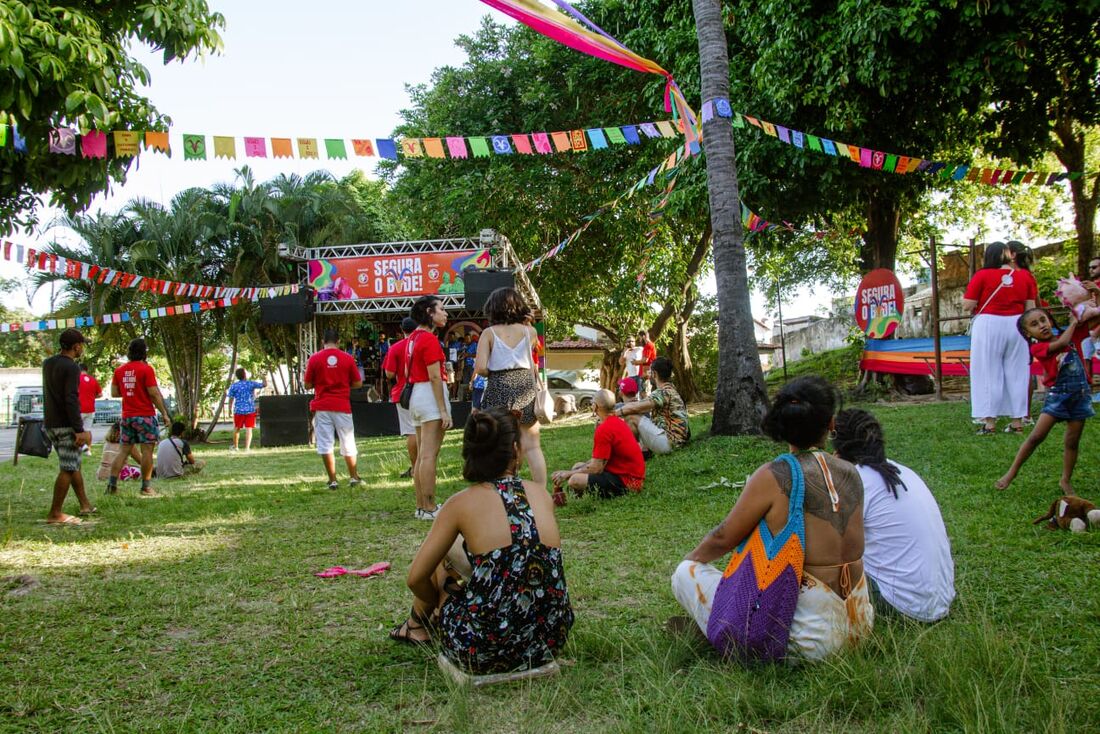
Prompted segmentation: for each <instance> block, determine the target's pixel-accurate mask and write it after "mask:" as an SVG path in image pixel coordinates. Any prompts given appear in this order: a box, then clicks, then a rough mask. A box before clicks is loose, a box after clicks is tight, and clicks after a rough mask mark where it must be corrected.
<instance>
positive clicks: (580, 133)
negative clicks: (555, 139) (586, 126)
mask: <svg viewBox="0 0 1100 734" xmlns="http://www.w3.org/2000/svg"><path fill="white" fill-rule="evenodd" d="M569 145H570V147H572V148H573V152H574V153H580V152H581V151H584V150H588V140H587V139H586V138H585V137H584V130H572V131H570V133H569Z"/></svg>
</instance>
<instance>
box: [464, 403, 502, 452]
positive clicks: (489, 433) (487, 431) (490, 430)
mask: <svg viewBox="0 0 1100 734" xmlns="http://www.w3.org/2000/svg"><path fill="white" fill-rule="evenodd" d="M469 420H471V421H472V422H473V429H474V430H473V432H472V434H471V435H470V441H471V442H472V443H474V444H475V445H478V446H491V445H493V444H495V443H496V442H497V438H498V436H499V434H500V426H499V425H498V424H497V419H496V418H495V417H493V416H492V415H490V414H489V413H486V412H485V411H478V412H477V413H474V414H473V415H471V416H470V418H469Z"/></svg>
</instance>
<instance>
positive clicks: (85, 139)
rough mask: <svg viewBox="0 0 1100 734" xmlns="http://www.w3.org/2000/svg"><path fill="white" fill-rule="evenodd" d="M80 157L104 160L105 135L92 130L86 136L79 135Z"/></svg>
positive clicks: (105, 154) (105, 149) (105, 150)
mask: <svg viewBox="0 0 1100 734" xmlns="http://www.w3.org/2000/svg"><path fill="white" fill-rule="evenodd" d="M80 155H81V156H83V157H84V158H106V157H107V134H106V133H104V132H102V131H100V130H92V131H91V132H89V133H88V134H87V135H81V136H80Z"/></svg>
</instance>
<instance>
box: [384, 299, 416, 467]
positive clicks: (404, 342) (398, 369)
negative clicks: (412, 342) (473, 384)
mask: <svg viewBox="0 0 1100 734" xmlns="http://www.w3.org/2000/svg"><path fill="white" fill-rule="evenodd" d="M414 331H416V321H414V320H413V318H412V317H411V316H406V317H405V318H403V319H402V320H401V333H402V334H404V335H405V338H404V339H401V340H400V341H398V342H397V343H395V344H393V345H392V346H391V347H390V348H389V350H388V351H387V352H386V358H385V359H384V360H383V361H382V371H383V372H385V374H386V379H387V380H389V381H390V383H391V384H392V385H393V387H391V388H390V402H391V403H393V405H394V407H395V408H397V427H398V431H399V432H400V433H401V435H402V436H404V437H405V450H406V451H407V452H408V454H409V468H408V469H406V470H405V471H404V472H403V473H402V474H401V478H402V479H411V478H412V472H413V467H414V466H416V426H415V425H413V419H412V416H411V415H409V410H408V408H402V407H401V391H402V390H404V389H405V381H406V378H407V377H408V374H409V367H408V358H409V357H408V351H409V334H411V333H413V332H414Z"/></svg>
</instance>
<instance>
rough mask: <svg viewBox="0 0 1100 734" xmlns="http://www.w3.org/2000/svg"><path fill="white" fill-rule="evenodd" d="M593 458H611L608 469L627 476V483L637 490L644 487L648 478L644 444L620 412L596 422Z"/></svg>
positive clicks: (618, 475)
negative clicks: (643, 455)
mask: <svg viewBox="0 0 1100 734" xmlns="http://www.w3.org/2000/svg"><path fill="white" fill-rule="evenodd" d="M592 458H593V459H603V460H604V461H606V462H607V465H606V466H605V467H604V471H607V472H611V473H612V474H614V475H615V476H617V477H619V478H620V479H622V480H623V484H625V485H626V486H627V488H629V489H630V490H632V491H634V492H640V491H641V490H642V480H644V479H645V459H644V458H642V447H641V446H639V445H638V440H637V439H636V438H634V434H633V433H631V432H630V427H629V426H628V425H626V421H624V420H623V419H622V418H620V417H619V416H617V415H609V416H607V417H606V418H604V419H603V420H602V421H601V422H600V425H598V426H596V434H595V436H594V437H593V439H592Z"/></svg>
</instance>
